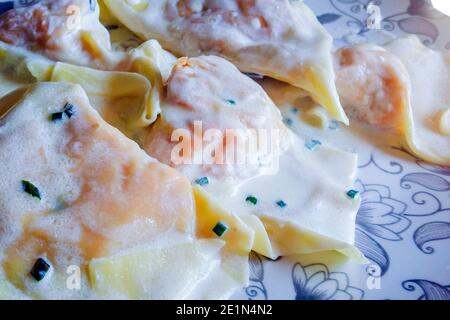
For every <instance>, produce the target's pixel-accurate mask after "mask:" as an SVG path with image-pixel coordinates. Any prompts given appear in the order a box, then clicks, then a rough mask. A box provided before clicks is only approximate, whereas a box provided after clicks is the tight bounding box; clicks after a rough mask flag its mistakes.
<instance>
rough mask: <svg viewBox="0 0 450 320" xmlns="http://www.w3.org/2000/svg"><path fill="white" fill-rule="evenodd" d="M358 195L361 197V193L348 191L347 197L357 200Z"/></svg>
mask: <svg viewBox="0 0 450 320" xmlns="http://www.w3.org/2000/svg"><path fill="white" fill-rule="evenodd" d="M358 195H359V191H356V190H353V189H352V190H349V191H347V196H348V197H349V198H352V199H355V198H357V197H358Z"/></svg>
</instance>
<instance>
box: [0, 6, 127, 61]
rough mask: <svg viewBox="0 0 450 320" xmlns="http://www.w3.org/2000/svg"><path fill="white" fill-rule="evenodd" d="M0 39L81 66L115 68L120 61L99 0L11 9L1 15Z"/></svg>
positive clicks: (53, 58)
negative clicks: (102, 14)
mask: <svg viewBox="0 0 450 320" xmlns="http://www.w3.org/2000/svg"><path fill="white" fill-rule="evenodd" d="M0 40H1V41H3V42H5V43H8V44H11V45H15V46H17V47H21V48H24V49H26V50H29V51H33V52H36V53H39V54H42V55H44V56H46V57H48V58H50V59H52V60H56V61H64V62H68V63H73V64H77V65H83V66H91V67H95V68H101V69H113V68H114V67H115V65H116V64H117V62H118V60H120V55H117V53H116V54H113V52H112V51H111V43H110V37H109V33H108V30H107V29H106V28H105V27H104V26H103V25H102V24H101V23H100V21H99V7H98V5H97V1H87V0H56V1H55V0H42V1H37V2H33V3H31V4H29V5H28V6H25V7H21V8H15V9H12V10H9V11H7V12H5V13H4V14H3V15H1V16H0Z"/></svg>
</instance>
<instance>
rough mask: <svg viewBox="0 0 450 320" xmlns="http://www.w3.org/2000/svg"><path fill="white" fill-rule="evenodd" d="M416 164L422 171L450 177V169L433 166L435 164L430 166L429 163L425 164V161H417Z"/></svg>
mask: <svg viewBox="0 0 450 320" xmlns="http://www.w3.org/2000/svg"><path fill="white" fill-rule="evenodd" d="M416 163H417V165H418V166H419V167H421V168H422V169H425V170H427V171H430V172H433V173H437V174H440V175H443V176H448V177H450V167H444V166H438V165H433V164H429V163H428V162H425V161H422V160H419V161H416Z"/></svg>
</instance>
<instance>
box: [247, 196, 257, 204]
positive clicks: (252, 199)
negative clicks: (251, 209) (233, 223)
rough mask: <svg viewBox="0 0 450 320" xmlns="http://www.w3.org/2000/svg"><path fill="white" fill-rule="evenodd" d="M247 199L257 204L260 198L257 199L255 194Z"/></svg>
mask: <svg viewBox="0 0 450 320" xmlns="http://www.w3.org/2000/svg"><path fill="white" fill-rule="evenodd" d="M245 201H247V202H250V203H251V204H257V203H258V199H256V198H255V197H254V196H248V197H247V198H246V199H245Z"/></svg>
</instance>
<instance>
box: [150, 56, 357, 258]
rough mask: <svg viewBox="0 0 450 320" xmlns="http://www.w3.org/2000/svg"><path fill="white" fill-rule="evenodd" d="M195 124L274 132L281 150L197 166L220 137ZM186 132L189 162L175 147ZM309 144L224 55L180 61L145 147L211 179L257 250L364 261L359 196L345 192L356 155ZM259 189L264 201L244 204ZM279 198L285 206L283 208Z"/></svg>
mask: <svg viewBox="0 0 450 320" xmlns="http://www.w3.org/2000/svg"><path fill="white" fill-rule="evenodd" d="M196 122H200V123H201V124H202V126H203V129H204V130H205V131H207V129H215V130H218V131H219V133H224V132H226V131H227V130H229V129H235V130H246V129H249V130H251V129H253V130H262V131H265V132H272V131H276V132H278V133H279V135H280V139H279V140H280V141H279V143H274V144H277V145H278V146H279V153H277V152H269V153H267V154H266V153H264V152H261V153H260V156H261V157H262V156H265V159H266V162H264V163H251V162H244V163H237V162H227V161H226V159H225V161H224V162H221V161H222V160H224V159H220V158H214V160H219V161H217V162H216V161H213V162H212V163H209V162H201V163H196V162H195V159H196V158H197V157H200V158H202V157H203V159H206V158H205V156H208V154H205V150H209V152H212V151H213V150H219V149H215V148H214V146H217V145H215V143H216V142H217V141H215V142H214V141H207V140H205V136H204V134H206V132H205V131H202V132H196V129H195V123H196ZM180 129H181V130H184V132H186V133H187V134H188V136H186V137H187V138H188V145H191V146H192V148H189V150H188V149H184V152H182V154H184V153H186V154H187V156H188V157H187V158H183V160H187V162H181V163H178V162H177V161H178V158H177V157H175V161H174V157H173V156H174V150H178V149H177V146H180V144H181V145H183V144H184V143H185V141H184V138H186V137H183V139H179V138H180V137H177V136H175V139H174V136H173V133H174V132H176V131H177V130H180ZM194 137H196V138H200V139H202V138H203V145H202V146H200V145H197V146H196V145H195V142H194V144H193V145H192V139H194ZM189 138H190V140H189ZM218 145H221V146H222V150H225V149H226V148H227V145H228V142H227V140H226V139H223V140H222V139H219V143H218ZM304 145H305V141H303V140H301V139H300V138H297V137H295V136H294V134H293V133H292V132H290V130H289V129H287V128H286V127H285V126H284V124H283V123H282V119H281V115H280V113H279V111H278V110H277V108H276V107H275V105H274V104H273V102H272V101H271V100H270V99H269V97H268V96H267V94H266V93H265V92H264V91H263V90H262V88H261V87H260V86H259V85H258V84H257V83H256V82H254V81H253V80H252V79H250V78H248V77H247V76H245V75H243V74H241V73H240V72H239V70H238V69H237V68H236V67H234V66H233V65H232V64H231V63H230V62H228V61H226V60H224V59H222V58H219V57H214V56H202V57H198V58H190V59H180V61H179V62H178V64H177V65H176V66H175V68H174V69H173V71H172V75H171V77H170V78H169V82H168V85H167V95H166V98H165V100H164V101H163V102H162V113H161V118H160V119H159V120H158V121H157V122H156V123H155V124H154V125H153V126H152V128H151V129H149V134H148V136H147V138H146V139H144V143H143V148H144V149H145V150H146V151H147V152H148V153H149V154H150V155H151V156H153V157H155V158H157V159H158V160H160V161H161V162H163V163H166V164H169V165H171V166H173V167H175V168H177V169H178V170H180V171H181V172H183V173H184V174H186V175H187V176H188V177H189V179H190V180H191V182H193V183H198V182H196V181H198V179H201V178H202V177H203V178H204V177H206V178H207V179H208V183H207V184H206V185H203V188H204V190H205V191H206V192H207V193H209V194H210V197H211V198H213V199H214V202H216V203H219V204H220V205H221V206H222V207H224V208H226V209H227V210H228V211H229V212H230V213H232V214H234V215H236V216H238V217H240V218H241V219H242V220H243V221H244V222H245V223H247V225H248V226H249V227H251V228H252V229H253V230H254V231H255V242H254V245H253V250H255V251H257V252H258V253H261V254H264V255H266V256H267V257H270V258H276V257H277V256H280V255H290V254H295V253H309V252H316V251H326V250H340V251H342V252H345V253H346V254H348V255H350V256H352V257H355V258H357V259H360V260H363V258H362V256H361V255H360V253H359V252H358V251H357V250H356V249H355V248H354V247H353V243H354V229H355V217H356V213H357V210H358V207H359V200H358V199H354V200H353V199H350V198H349V197H348V196H347V195H346V192H347V190H349V189H350V188H351V186H352V183H353V180H354V178H355V173H356V155H354V154H350V153H346V152H342V151H338V150H334V149H331V148H325V147H319V148H318V149H317V150H309V149H307V148H306V147H305V146H304ZM257 151H264V150H263V149H261V150H260V149H258V150H257ZM219 153H220V152H219ZM219 153H217V152H216V153H215V154H216V155H218V154H219ZM223 153H225V152H223ZM178 154H179V153H178V151H175V155H178ZM189 161H190V162H189ZM256 190H258V191H256ZM274 191H275V192H276V194H274ZM255 193H257V194H256V195H257V196H258V205H257V206H252V205H249V203H246V201H245V199H246V196H248V195H249V194H255ZM280 198H281V199H283V200H285V201H286V202H287V203H288V205H287V207H285V208H282V209H281V208H279V207H277V205H276V201H278V200H279V199H280Z"/></svg>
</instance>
